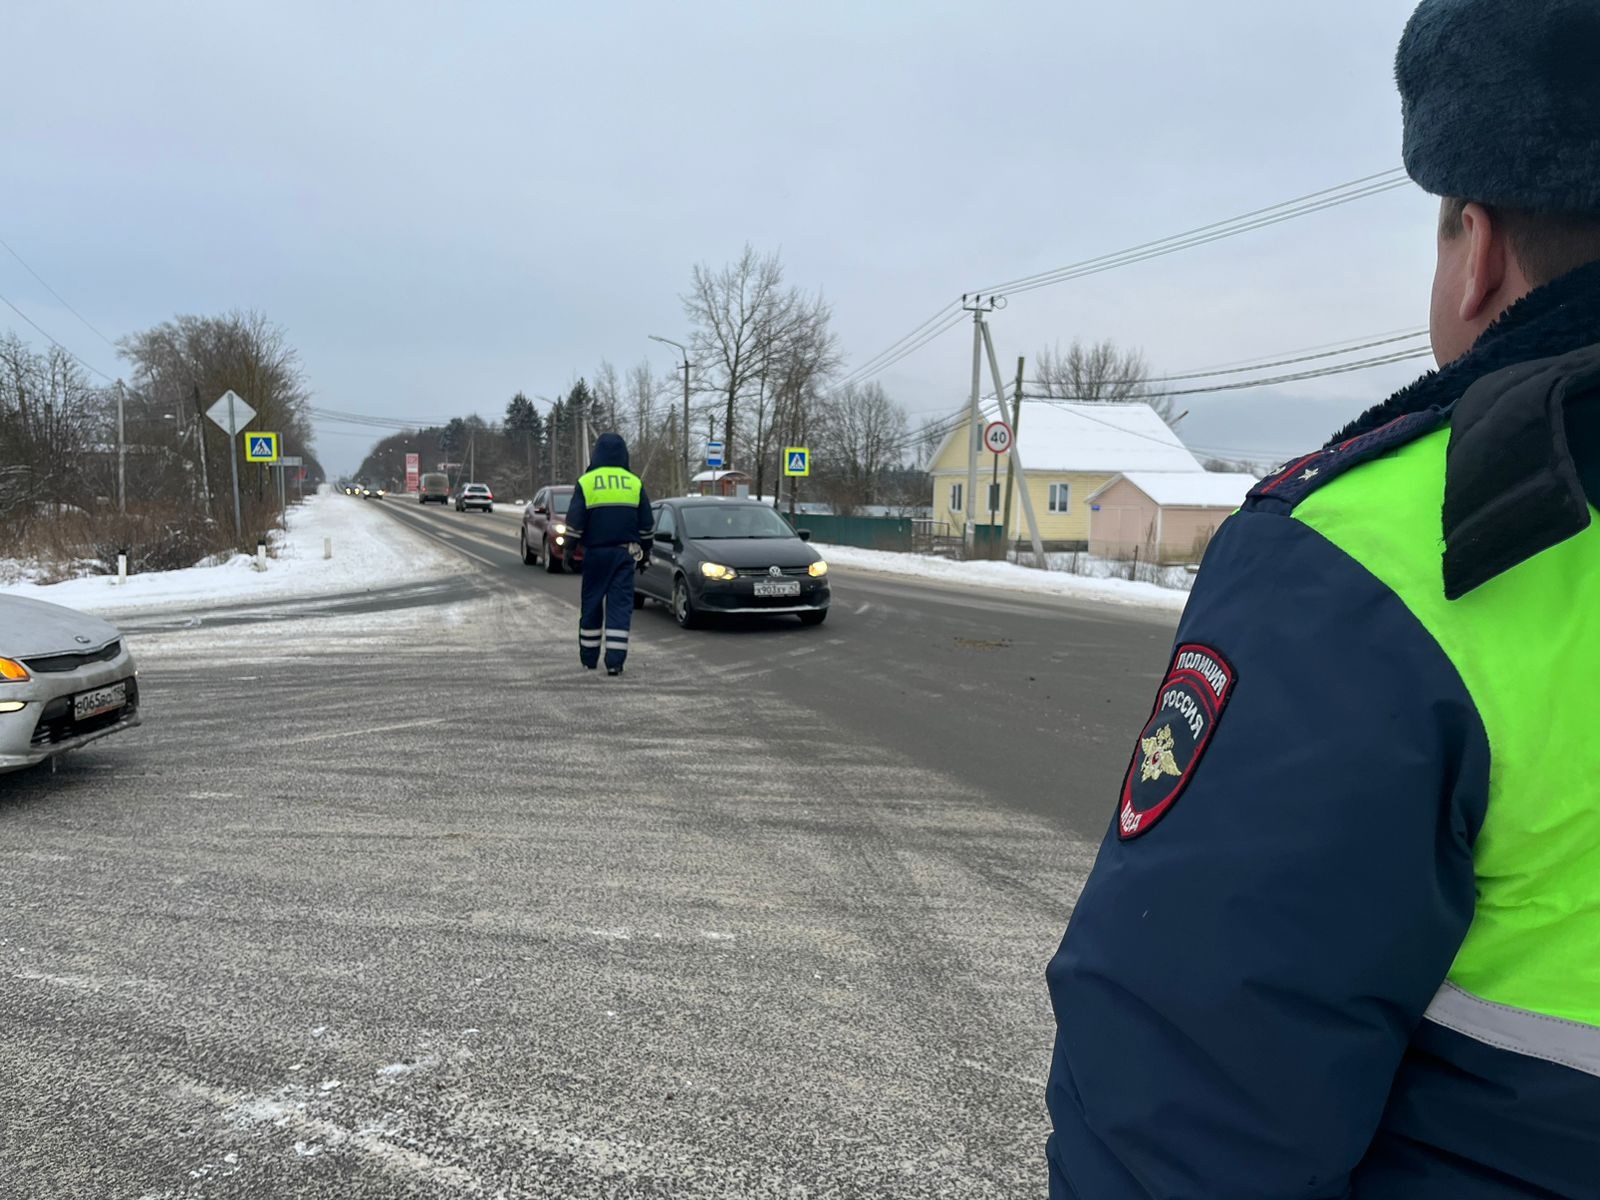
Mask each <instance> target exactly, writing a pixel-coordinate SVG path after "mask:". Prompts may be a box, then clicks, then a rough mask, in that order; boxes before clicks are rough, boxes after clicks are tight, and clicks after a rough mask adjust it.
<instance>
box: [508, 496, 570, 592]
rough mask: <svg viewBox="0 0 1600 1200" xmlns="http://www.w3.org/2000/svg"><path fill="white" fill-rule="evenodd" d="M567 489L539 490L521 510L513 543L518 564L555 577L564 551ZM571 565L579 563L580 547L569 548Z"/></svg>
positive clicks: (567, 503) (565, 545) (567, 501)
mask: <svg viewBox="0 0 1600 1200" xmlns="http://www.w3.org/2000/svg"><path fill="white" fill-rule="evenodd" d="M574 490H575V489H574V488H572V487H570V486H565V487H564V486H560V485H558V486H555V487H547V488H540V489H539V490H538V492H536V493H535V494H534V497H533V499H532V501H530V502H529V504H528V507H527V508H525V509H523V510H522V533H521V534H520V535H519V536H518V538H517V541H518V543H519V545H520V546H521V549H522V561H523V562H525V563H527V564H528V566H530V567H531V566H534V565H535V564H537V563H541V562H542V563H544V569H545V570H546V571H549V572H550V573H551V574H552V575H559V574H560V573H561V570H562V559H563V557H564V556H565V555H566V551H567V522H566V516H567V507H568V506H569V505H570V504H571V503H572V493H573V491H574ZM572 561H573V564H574V565H577V564H578V563H581V562H582V561H583V543H582V542H579V543H578V544H576V545H575V546H573V547H572Z"/></svg>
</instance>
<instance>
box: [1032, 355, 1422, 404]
mask: <svg viewBox="0 0 1600 1200" xmlns="http://www.w3.org/2000/svg"><path fill="white" fill-rule="evenodd" d="M1432 353H1433V352H1432V351H1431V350H1401V351H1398V352H1397V353H1394V354H1385V355H1379V356H1378V357H1376V358H1364V359H1360V360H1359V361H1357V362H1353V363H1340V364H1339V365H1338V366H1332V367H1320V368H1318V369H1317V370H1315V371H1298V372H1295V373H1294V374H1291V375H1272V376H1268V377H1267V378H1264V379H1246V380H1243V381H1241V382H1239V383H1219V384H1214V385H1212V386H1211V387H1198V388H1177V389H1173V390H1171V391H1164V392H1151V393H1149V396H1150V397H1151V398H1152V399H1165V398H1166V397H1169V396H1209V395H1211V394H1213V393H1215V392H1236V391H1243V390H1245V389H1247V388H1258V387H1268V386H1270V385H1272V384H1278V383H1300V382H1303V381H1305V380H1307V379H1321V378H1323V377H1324V376H1328V375H1348V374H1349V373H1351V372H1352V371H1366V370H1369V369H1371V368H1372V367H1386V366H1390V365H1392V364H1394V363H1402V362H1410V361H1412V360H1413V359H1418V358H1427V357H1428V356H1429V355H1431V354H1432ZM1022 398H1023V399H1024V400H1043V401H1045V402H1047V403H1051V404H1056V403H1062V404H1073V403H1077V404H1094V403H1104V401H1097V400H1096V399H1095V398H1092V397H1083V396H1030V395H1028V394H1027V393H1026V392H1024V393H1023V397H1022Z"/></svg>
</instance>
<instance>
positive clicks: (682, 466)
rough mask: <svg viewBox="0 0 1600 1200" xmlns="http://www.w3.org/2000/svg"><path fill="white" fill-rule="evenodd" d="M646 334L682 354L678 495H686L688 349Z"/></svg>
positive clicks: (687, 481) (687, 466) (679, 343)
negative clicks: (681, 444)
mask: <svg viewBox="0 0 1600 1200" xmlns="http://www.w3.org/2000/svg"><path fill="white" fill-rule="evenodd" d="M648 336H649V338H650V340H651V341H652V342H661V343H662V344H663V345H667V346H676V347H677V348H678V353H679V354H681V355H683V424H682V426H680V428H681V429H682V430H683V453H682V454H681V455H679V457H678V467H679V470H680V472H681V478H680V480H679V487H678V495H680V496H687V495H688V494H689V351H688V350H687V349H686V348H685V347H684V345H683V343H682V342H675V341H673V340H672V339H671V338H664V337H657V336H656V335H655V334H653V333H652V334H649V335H648Z"/></svg>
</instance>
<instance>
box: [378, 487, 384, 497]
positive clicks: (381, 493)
mask: <svg viewBox="0 0 1600 1200" xmlns="http://www.w3.org/2000/svg"><path fill="white" fill-rule="evenodd" d="M383 494H384V493H383V489H382V488H379V489H378V495H380V496H381V495H383Z"/></svg>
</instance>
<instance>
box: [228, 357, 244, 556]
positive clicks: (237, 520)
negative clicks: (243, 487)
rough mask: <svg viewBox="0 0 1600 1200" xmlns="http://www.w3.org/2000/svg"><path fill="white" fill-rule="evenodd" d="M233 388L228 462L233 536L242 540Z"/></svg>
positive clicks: (229, 406)
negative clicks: (231, 494)
mask: <svg viewBox="0 0 1600 1200" xmlns="http://www.w3.org/2000/svg"><path fill="white" fill-rule="evenodd" d="M234 399H235V396H234V394H233V389H232V388H229V389H228V463H229V465H230V466H231V467H232V469H233V536H234V537H236V538H237V539H238V540H239V542H240V543H241V544H243V542H244V515H243V510H242V509H241V508H240V507H239V420H238V410H237V409H235V408H234V406H233V402H234Z"/></svg>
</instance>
